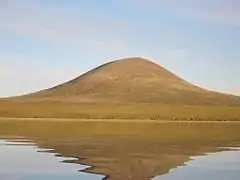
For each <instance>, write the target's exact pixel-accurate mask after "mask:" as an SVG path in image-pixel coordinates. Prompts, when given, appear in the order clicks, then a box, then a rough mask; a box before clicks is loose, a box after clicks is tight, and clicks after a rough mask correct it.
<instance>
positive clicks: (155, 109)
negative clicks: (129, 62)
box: [0, 100, 240, 121]
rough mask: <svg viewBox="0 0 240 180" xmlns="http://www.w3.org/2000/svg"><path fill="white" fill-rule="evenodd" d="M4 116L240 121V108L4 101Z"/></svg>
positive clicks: (1, 108)
mask: <svg viewBox="0 0 240 180" xmlns="http://www.w3.org/2000/svg"><path fill="white" fill-rule="evenodd" d="M0 117H2V118H61V119H109V120H110V119H125V120H129V119H131V120H141V119H142V120H174V121H186V120H187V121H240V107H224V106H187V105H162V104H146V103H145V104H93V103H85V104H83V103H66V102H64V103H61V102H20V101H3V100H2V101H0Z"/></svg>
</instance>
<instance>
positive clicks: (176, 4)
mask: <svg viewBox="0 0 240 180" xmlns="http://www.w3.org/2000/svg"><path fill="white" fill-rule="evenodd" d="M115 2H116V3H119V4H121V5H124V4H125V5H126V6H134V7H135V8H136V7H138V8H139V7H141V8H147V9H149V10H153V11H164V12H167V13H170V14H172V15H175V16H176V17H177V18H185V19H192V20H198V21H199V20H200V21H203V22H207V23H209V22H210V23H214V24H223V25H232V26H240V11H239V9H240V1H239V0H148V1H146V0H131V1H126V0H125V1H124V0H123V1H121V2H120V1H117V0H115Z"/></svg>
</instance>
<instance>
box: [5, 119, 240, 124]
mask: <svg viewBox="0 0 240 180" xmlns="http://www.w3.org/2000/svg"><path fill="white" fill-rule="evenodd" d="M1 121H30V122H34V121H38V122H39V121H45V122H106V123H235V124H240V121H228V120H225V121H221V120H208V121H207V120H204V121H194V120H150V119H74V118H14V117H6V118H5V117H0V122H1Z"/></svg>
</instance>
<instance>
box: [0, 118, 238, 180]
mask: <svg viewBox="0 0 240 180" xmlns="http://www.w3.org/2000/svg"><path fill="white" fill-rule="evenodd" d="M32 179H34V180H65V179H66V180H79V179H83V180H102V179H108V180H126V179H133V180H149V179H153V180H192V179H194V180H202V179H211V180H239V179H240V124H237V123H236V124H231V123H222V124H221V123H212V124H210V123H137V122H133V123H123V122H122V123H121V122H108V123H105V122H44V121H36V122H31V121H0V180H32Z"/></svg>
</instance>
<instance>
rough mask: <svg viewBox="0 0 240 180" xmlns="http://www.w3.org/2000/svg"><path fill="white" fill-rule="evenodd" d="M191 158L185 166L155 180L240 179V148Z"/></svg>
mask: <svg viewBox="0 0 240 180" xmlns="http://www.w3.org/2000/svg"><path fill="white" fill-rule="evenodd" d="M191 159H192V160H191V161H189V162H187V163H186V164H185V165H184V166H180V167H178V168H175V169H172V170H171V171H170V172H169V173H168V174H166V175H163V176H158V177H156V178H154V180H174V179H177V180H192V179H194V180H202V179H203V178H207V179H213V180H239V179H240V150H231V151H226V152H218V153H213V154H212V153H211V154H207V155H205V156H200V157H193V158H191Z"/></svg>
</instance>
